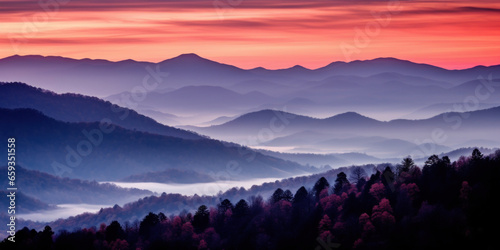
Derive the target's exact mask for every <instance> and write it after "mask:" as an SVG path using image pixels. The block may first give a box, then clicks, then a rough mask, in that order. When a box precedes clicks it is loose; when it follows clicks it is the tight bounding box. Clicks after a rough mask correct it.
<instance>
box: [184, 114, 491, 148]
mask: <svg viewBox="0 0 500 250" xmlns="http://www.w3.org/2000/svg"><path fill="white" fill-rule="evenodd" d="M284 121H285V122H284ZM499 126H500V107H495V108H490V109H484V110H476V111H470V112H448V113H443V114H440V115H437V116H433V117H431V118H427V119H421V120H405V119H397V120H391V121H387V122H386V121H378V120H375V119H372V118H369V117H365V116H363V115H360V114H358V113H355V112H347V113H342V114H339V115H335V116H332V117H329V118H324V119H317V118H312V117H307V116H301V115H296V114H293V113H289V112H283V111H275V110H262V111H257V112H251V113H248V114H244V115H241V116H239V117H238V118H235V119H234V120H232V121H229V122H226V123H224V124H220V125H215V126H210V127H190V128H191V129H193V130H195V131H198V132H200V133H202V134H206V135H208V136H211V137H213V138H218V139H223V140H229V141H235V142H238V141H247V143H248V142H251V140H248V137H249V136H250V137H254V140H253V144H252V145H254V146H257V145H262V146H279V147H297V148H298V147H307V148H311V147H315V148H317V149H319V152H324V150H328V149H329V148H331V149H333V148H336V149H338V150H341V149H342V148H344V150H343V152H345V150H346V149H350V148H349V146H352V147H353V148H351V149H352V151H358V152H367V153H369V152H373V151H372V150H369V148H372V149H373V150H375V149H376V148H379V149H380V150H382V151H385V152H392V153H398V152H399V153H401V154H403V155H405V154H409V153H411V152H414V151H419V150H420V151H424V152H425V151H428V150H424V149H429V148H431V149H433V151H435V152H437V153H441V152H444V151H449V150H450V148H454V147H455V146H457V145H463V144H464V143H465V142H467V141H470V140H488V141H489V142H491V143H493V142H497V143H498V144H499V145H500V135H499V134H497V133H493V132H491V131H494V130H495V128H497V127H499ZM306 131H307V134H304V133H305V132H306ZM375 135H376V136H379V137H381V138H383V139H377V140H375V141H373V140H371V139H370V138H373V136H375ZM356 138H358V139H356ZM394 139H397V140H394ZM328 140H330V141H328ZM250 144H251V143H250ZM476 146H480V145H476ZM488 146H489V145H488ZM384 148H385V150H384ZM356 149H357V150H356ZM362 149H365V150H367V151H362ZM398 149H399V150H398ZM398 157H399V155H398Z"/></svg>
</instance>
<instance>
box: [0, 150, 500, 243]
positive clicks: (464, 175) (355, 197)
mask: <svg viewBox="0 0 500 250" xmlns="http://www.w3.org/2000/svg"><path fill="white" fill-rule="evenodd" d="M408 163H409V159H405V160H404V161H403V165H404V166H402V167H399V168H397V169H394V170H393V169H391V168H386V169H385V170H384V171H376V172H375V173H374V174H372V175H371V176H369V177H362V178H347V175H346V174H345V173H341V174H338V175H337V179H335V180H327V179H326V178H321V179H319V180H318V182H317V183H316V185H314V187H313V188H312V189H311V190H307V189H306V188H305V187H300V188H299V189H298V190H296V191H295V193H294V194H293V193H292V192H290V191H289V190H285V191H284V190H282V189H277V190H276V191H275V192H274V194H273V195H272V196H271V197H268V199H266V200H264V199H263V198H262V197H260V196H257V197H255V196H254V197H251V198H249V199H247V200H245V199H241V200H238V201H230V200H228V199H221V200H220V201H219V203H218V205H217V206H216V207H207V206H204V205H203V206H200V207H199V208H198V209H197V210H196V211H192V213H182V214H177V215H171V216H168V217H167V216H165V215H164V214H163V213H159V214H155V213H149V214H148V215H147V216H145V217H144V218H143V219H142V221H140V222H139V223H130V222H118V221H113V222H112V223H111V224H109V225H105V224H102V225H101V226H100V227H99V228H96V227H91V228H84V229H79V230H75V231H73V232H68V231H60V232H57V233H55V234H53V232H52V231H51V229H50V227H46V228H45V229H44V230H43V231H39V232H37V231H35V230H30V229H28V228H23V229H22V230H20V231H18V232H17V234H16V239H17V242H16V244H14V245H11V244H10V242H8V241H6V240H4V241H3V242H2V243H1V244H0V248H1V249H16V248H17V249H439V248H446V249H493V247H494V246H495V245H496V244H495V243H496V242H495V237H494V232H495V231H498V227H497V226H498V225H499V221H498V216H496V215H495V214H496V213H497V209H496V206H495V198H496V197H497V196H498V194H500V190H499V182H498V178H499V169H500V151H497V153H496V154H493V155H490V156H482V155H481V154H480V153H478V152H476V153H475V154H473V156H471V157H468V158H466V157H462V158H461V159H460V160H458V161H456V162H450V160H449V159H448V157H443V158H440V157H438V156H432V157H430V158H429V160H428V161H427V162H426V163H425V165H424V166H423V167H422V168H420V167H418V166H415V165H413V164H408ZM393 171H394V172H393ZM348 179H351V180H356V182H350V181H349V180H348ZM330 183H334V184H333V185H330ZM233 202H235V203H233ZM493 229H495V230H493Z"/></svg>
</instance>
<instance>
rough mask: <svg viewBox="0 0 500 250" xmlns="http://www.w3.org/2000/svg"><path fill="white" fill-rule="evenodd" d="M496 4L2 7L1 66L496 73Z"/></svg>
mask: <svg viewBox="0 0 500 250" xmlns="http://www.w3.org/2000/svg"><path fill="white" fill-rule="evenodd" d="M496 2H497V1H490V0H479V1H433V0H430V1H397V0H390V1H383V0H350V1H340V0H310V1H294V0H286V1H285V0H277V1H272V0H267V1H266V0H173V1H172V0H171V1H161V0H155V1H133V0H122V1H115V0H101V1H97V0H42V1H41V3H42V4H39V1H38V0H32V1H18V0H6V1H2V0H0V13H1V15H0V57H1V58H3V57H7V56H11V55H14V54H20V55H28V54H40V55H56V56H65V57H72V58H101V59H108V60H113V61H118V60H125V59H134V60H140V61H152V62H158V61H162V60H164V59H167V58H171V57H174V56H177V55H179V54H183V53H197V54H199V55H200V56H203V57H205V58H209V59H212V60H215V61H219V62H223V63H228V64H233V65H236V66H238V67H241V68H254V67H257V66H263V67H266V68H287V67H291V66H294V65H296V64H300V65H303V66H305V67H308V68H318V67H322V66H325V65H327V64H328V63H330V62H333V61H351V60H365V59H372V58H376V57H396V58H400V59H406V60H411V61H415V62H420V63H429V64H434V65H437V66H441V67H445V68H467V67H472V66H475V65H496V64H500V61H499V59H500V15H499V14H500V4H499V3H496ZM43 3H48V4H45V5H44V4H43ZM377 16H378V17H379V18H377Z"/></svg>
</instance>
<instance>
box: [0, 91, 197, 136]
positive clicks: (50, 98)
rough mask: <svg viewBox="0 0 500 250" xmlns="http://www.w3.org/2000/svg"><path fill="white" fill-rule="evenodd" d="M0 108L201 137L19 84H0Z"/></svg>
mask: <svg viewBox="0 0 500 250" xmlns="http://www.w3.org/2000/svg"><path fill="white" fill-rule="evenodd" d="M0 107H1V108H9V109H16V108H32V109H36V110H39V111H41V112H43V113H44V114H46V115H47V116H50V117H53V118H55V119H57V120H61V121H66V122H100V121H101V120H103V119H106V120H109V121H111V122H112V123H114V124H116V125H119V126H121V127H124V128H126V129H131V130H138V131H143V132H148V133H156V134H160V135H167V136H173V137H179V138H184V139H201V138H202V137H201V136H199V135H197V134H195V133H192V132H189V131H185V130H181V129H177V128H173V127H169V126H166V125H163V124H160V123H158V122H156V121H155V120H153V119H151V118H149V117H146V116H144V115H140V114H138V113H137V112H135V111H134V110H131V109H125V108H120V107H118V106H116V105H114V104H111V103H110V102H106V101H103V100H100V99H98V98H95V97H89V96H84V95H78V94H62V95H59V94H55V93H53V92H50V91H47V90H44V89H40V88H35V87H31V86H29V85H26V84H23V83H1V82H0Z"/></svg>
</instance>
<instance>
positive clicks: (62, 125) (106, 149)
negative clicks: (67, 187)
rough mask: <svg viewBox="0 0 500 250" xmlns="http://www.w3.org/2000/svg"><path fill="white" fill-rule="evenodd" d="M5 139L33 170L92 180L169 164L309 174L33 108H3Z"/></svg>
mask: <svg viewBox="0 0 500 250" xmlns="http://www.w3.org/2000/svg"><path fill="white" fill-rule="evenodd" d="M0 137H1V138H9V137H14V138H16V144H17V145H19V147H18V148H17V151H16V154H17V159H18V161H17V162H18V164H21V165H22V166H24V167H25V168H27V169H33V170H39V171H43V172H47V173H51V174H59V173H61V175H63V176H69V177H73V178H79V179H87V180H98V181H116V180H120V179H122V178H126V177H128V176H130V175H136V174H141V173H145V172H155V171H163V170H166V169H169V168H174V169H184V170H194V171H197V172H200V173H204V174H209V175H210V176H212V178H216V179H217V180H220V179H221V178H222V179H223V180H225V179H234V180H238V179H249V178H259V177H270V176H271V177H285V176H291V175H297V174H305V173H307V172H306V169H305V168H304V167H303V166H301V165H299V164H297V163H293V162H286V161H284V160H281V159H278V158H274V157H269V156H265V155H262V154H260V153H257V152H254V151H252V150H249V149H247V148H243V147H241V146H239V147H236V146H232V147H227V146H225V145H224V144H223V143H222V142H219V141H216V140H210V139H199V140H189V139H183V138H179V137H172V136H164V135H159V134H153V133H147V132H141V131H134V130H128V129H125V128H122V127H119V126H117V125H114V124H106V125H103V124H102V123H99V122H72V123H70V122H62V121H59V120H56V119H54V118H51V117H48V116H46V115H44V114H43V113H41V112H40V111H37V110H33V109H4V108H0ZM6 147H7V145H6V144H5V145H1V146H0V150H6ZM6 164H7V163H6V162H3V163H2V165H6Z"/></svg>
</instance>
